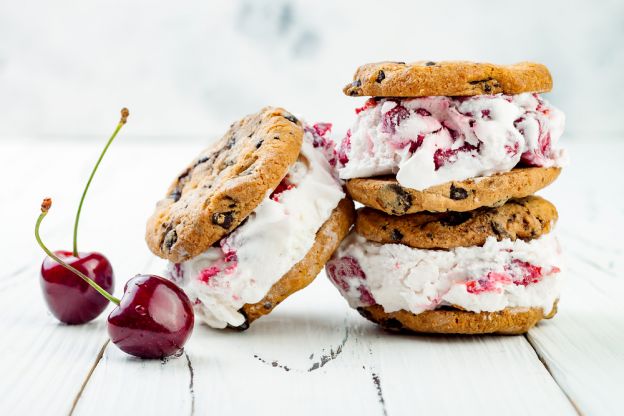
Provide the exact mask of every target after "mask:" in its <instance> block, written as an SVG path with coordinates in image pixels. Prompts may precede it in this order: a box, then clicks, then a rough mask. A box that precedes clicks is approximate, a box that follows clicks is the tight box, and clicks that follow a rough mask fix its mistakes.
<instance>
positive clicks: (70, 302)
mask: <svg viewBox="0 0 624 416" xmlns="http://www.w3.org/2000/svg"><path fill="white" fill-rule="evenodd" d="M129 115H130V112H129V111H128V109H127V108H122V110H121V118H120V120H119V123H117V128H116V129H115V131H114V132H113V134H112V135H111V137H110V138H109V139H108V142H106V146H104V149H103V150H102V153H100V157H99V158H98V160H97V162H96V163H95V166H94V167H93V170H92V171H91V175H90V176H89V180H88V181H87V184H86V186H85V188H84V190H83V191H82V197H81V198H80V203H79V204H78V210H77V212H76V218H75V220H74V248H73V251H71V252H69V251H56V252H54V255H52V256H49V257H46V258H45V259H44V260H43V264H42V265H41V280H40V282H41V289H42V290H43V297H44V298H45V300H46V303H47V304H48V309H50V311H51V312H52V314H53V315H54V316H55V317H56V318H57V319H58V320H59V321H61V322H65V323H67V324H72V325H73V324H84V323H85V322H89V321H90V320H92V319H95V318H96V317H97V316H98V315H99V314H100V313H102V311H103V310H104V309H106V305H107V304H108V302H107V298H106V295H104V294H102V296H104V297H102V296H100V295H98V294H97V292H98V291H99V290H96V289H95V288H93V287H89V286H90V283H88V282H87V281H86V280H84V279H77V278H76V274H75V273H74V272H73V271H72V270H70V269H68V268H67V267H65V266H63V265H62V264H59V262H58V261H57V260H56V259H54V257H56V258H57V259H62V260H61V261H62V262H64V263H66V264H69V265H70V266H72V268H73V269H74V270H78V271H79V272H81V273H82V274H83V275H84V276H86V277H88V278H89V279H91V280H92V281H94V282H95V283H96V284H97V285H98V286H99V287H100V289H101V291H100V293H102V292H103V293H106V294H108V293H109V292H112V291H113V288H114V286H115V283H114V276H113V268H112V267H111V264H110V262H109V261H108V259H106V257H104V256H103V255H102V254H100V253H79V252H78V223H79V221H80V213H81V212H82V204H83V203H84V200H85V196H86V195H87V191H88V190H89V186H90V185H91V181H92V180H93V177H94V176H95V172H96V171H97V169H98V167H99V166H100V162H102V158H104V155H105V154H106V151H107V150H108V148H109V146H110V145H111V143H112V142H113V140H114V139H115V137H117V133H119V130H121V128H122V127H123V125H124V124H126V121H127V119H128V116H129ZM51 204H52V201H47V202H46V201H44V204H42V205H41V211H42V213H44V214H43V215H45V212H47V210H48V209H50V206H51ZM44 205H45V206H44ZM42 219H43V218H42V217H40V220H39V221H38V222H37V230H35V233H36V234H37V233H38V227H39V223H40V222H41V220H42ZM37 241H38V242H39V244H40V245H41V246H42V248H43V245H42V244H43V243H41V241H40V239H39V237H38V236H37ZM45 250H47V249H44V251H45ZM46 252H47V251H46ZM48 254H49V253H48ZM51 257H52V258H51ZM91 286H92V285H91ZM108 300H110V299H108Z"/></svg>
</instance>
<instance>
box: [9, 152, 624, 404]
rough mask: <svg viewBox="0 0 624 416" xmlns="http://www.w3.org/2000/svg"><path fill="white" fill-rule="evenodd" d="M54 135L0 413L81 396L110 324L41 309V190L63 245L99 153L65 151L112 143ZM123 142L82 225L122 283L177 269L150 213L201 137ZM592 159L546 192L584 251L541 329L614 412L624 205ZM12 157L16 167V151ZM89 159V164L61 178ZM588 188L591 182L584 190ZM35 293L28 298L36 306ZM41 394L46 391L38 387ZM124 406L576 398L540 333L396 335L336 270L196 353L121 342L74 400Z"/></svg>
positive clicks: (12, 328) (18, 213) (21, 239)
mask: <svg viewBox="0 0 624 416" xmlns="http://www.w3.org/2000/svg"><path fill="white" fill-rule="evenodd" d="M46 146H47V145H45V146H43V147H41V148H40V151H41V153H40V154H39V156H34V157H35V160H36V161H37V163H41V161H46V162H47V159H48V158H50V162H49V164H48V165H45V166H47V167H49V171H50V172H54V174H53V175H33V174H28V175H27V177H24V178H22V180H23V181H22V182H21V185H20V186H19V187H16V186H14V187H13V188H12V189H13V190H14V191H15V193H16V194H15V197H14V198H12V199H11V203H12V204H13V205H11V215H12V218H14V219H15V221H12V222H11V224H10V225H9V231H10V232H11V235H15V236H16V238H15V241H11V244H10V247H8V246H9V244H7V243H6V242H4V243H2V244H3V247H1V248H2V249H3V251H2V252H3V253H8V254H10V257H11V258H10V259H9V260H8V264H9V265H10V266H11V267H12V268H13V271H14V272H13V273H9V274H1V277H6V279H5V278H2V279H0V289H1V291H0V304H2V305H3V309H4V310H5V311H7V312H6V313H7V315H6V317H5V318H4V319H3V320H0V331H2V333H3V335H5V334H6V336H3V338H2V339H3V340H2V341H0V368H1V369H2V371H3V372H4V373H8V374H10V377H2V378H0V389H1V391H3V392H4V395H5V398H8V400H1V401H0V414H20V412H22V413H23V412H26V411H27V412H28V413H33V414H34V413H48V414H58V413H66V412H67V411H69V409H71V406H72V404H73V402H74V399H75V398H76V395H77V393H78V392H80V391H81V388H82V383H83V381H84V380H85V378H86V377H87V375H88V373H89V371H90V370H91V368H92V366H93V364H94V363H95V362H96V360H97V359H98V354H99V352H100V349H101V347H102V345H103V344H104V342H105V341H104V340H105V339H106V332H105V325H104V321H103V319H102V318H103V317H101V319H100V320H99V321H97V322H95V323H94V324H91V325H87V326H82V327H67V326H61V325H58V324H56V323H55V322H54V321H53V319H52V318H51V317H49V316H47V318H42V317H45V316H46V315H45V309H44V306H43V303H42V300H41V297H40V295H39V293H38V290H39V289H38V287H37V285H36V282H35V276H36V272H37V270H36V267H37V266H38V264H39V261H40V260H41V258H42V256H41V254H40V252H39V250H38V249H37V247H36V246H35V245H34V244H33V240H32V233H31V232H30V231H29V232H28V233H26V232H24V230H31V228H32V226H33V222H34V219H35V216H36V212H37V207H38V204H39V202H40V201H39V200H40V197H41V196H42V195H39V194H40V193H42V192H44V191H49V192H50V193H51V194H53V196H56V199H57V200H56V201H55V211H54V215H52V214H51V215H50V218H49V219H48V220H46V221H48V223H47V224H46V226H45V231H44V233H45V234H46V236H47V239H48V241H50V245H51V246H53V247H54V248H57V247H61V246H62V247H68V248H69V243H70V234H71V215H73V211H74V206H75V203H76V201H77V198H78V197H79V193H80V186H81V184H82V178H83V177H84V176H85V171H86V172H88V168H84V167H81V168H80V169H81V170H82V171H81V172H79V173H76V171H75V169H74V168H73V167H72V165H71V164H68V163H67V159H64V158H63V157H60V156H58V155H60V154H61V153H62V154H65V152H69V154H71V155H72V160H82V161H84V163H85V164H89V163H91V162H92V160H93V159H94V158H95V157H96V156H97V152H98V151H99V146H97V145H74V144H71V145H58V144H55V145H49V146H47V147H46ZM116 146H117V147H119V149H117V147H116V148H115V149H111V150H112V151H111V155H109V157H107V159H105V162H104V164H103V166H102V172H100V173H98V178H97V179H96V181H95V182H94V185H93V189H92V193H91V195H90V197H89V198H90V200H89V202H88V203H87V205H86V206H85V211H84V217H83V220H82V224H81V240H80V241H81V246H82V247H84V248H85V249H92V248H96V249H98V250H100V251H102V252H103V253H106V255H107V256H108V257H109V259H110V260H111V261H112V263H113V265H114V267H115V272H116V274H117V281H118V285H117V291H116V293H117V295H121V290H122V287H123V282H124V281H125V280H127V279H128V278H130V277H131V276H133V275H134V274H136V273H139V272H146V271H152V272H160V271H161V270H162V263H161V262H158V261H156V262H151V261H150V259H153V257H152V256H151V255H150V254H149V252H148V251H147V249H146V247H145V244H144V242H143V227H144V222H145V219H146V217H147V216H148V215H149V213H150V212H151V210H152V207H153V204H154V202H155V201H156V200H157V199H158V198H159V197H160V196H161V195H162V193H163V192H164V190H165V188H166V187H167V185H168V183H169V182H170V180H171V178H173V177H174V176H175V175H176V174H177V172H178V171H179V170H180V168H181V167H183V166H184V165H185V163H186V162H188V160H189V159H190V158H192V156H193V155H194V153H195V152H196V151H197V150H198V149H199V148H201V145H200V144H197V143H192V144H189V145H183V146H178V145H171V144H156V145H153V146H145V145H144V144H140V145H139V144H136V145H135V144H132V143H123V142H122V143H119V145H116ZM571 147H574V146H571ZM28 148H30V146H25V147H23V148H22V150H25V149H28ZM590 148H591V146H585V145H583V146H576V147H574V149H579V150H577V152H578V153H580V154H584V155H585V156H586V158H587V160H589V161H590V162H591V160H595V159H593V158H594V157H597V155H594V154H593V153H591V152H592V151H593V150H591V149H590ZM613 149H615V150H614V151H613V152H606V154H610V153H612V154H613V155H612V156H609V157H611V158H612V159H608V158H607V160H606V161H605V169H607V171H606V172H607V174H609V175H612V174H615V172H614V171H613V172H612V170H616V168H613V167H609V166H611V165H613V166H616V167H617V163H615V160H614V158H615V154H617V153H618V152H619V154H621V153H622V152H621V151H620V150H624V148H620V147H619V145H614V146H613ZM618 149H620V150H618ZM5 160H6V157H3V158H2V161H5ZM590 162H580V163H579V164H578V165H573V166H577V167H574V168H571V169H570V170H569V173H566V172H564V174H563V175H562V178H561V180H560V181H558V182H557V183H556V184H555V185H553V187H552V190H551V189H550V188H549V189H548V190H547V191H546V192H545V193H544V194H545V195H547V196H548V197H549V199H551V200H552V201H553V202H555V203H556V204H557V205H558V207H559V208H560V215H561V221H560V227H559V228H560V229H561V230H560V231H561V237H562V242H563V245H564V247H566V248H567V249H568V252H569V253H570V254H572V256H573V258H572V260H571V262H570V266H571V267H570V269H571V270H570V278H569V281H568V287H567V288H566V289H565V291H564V294H563V297H562V301H561V312H560V314H559V315H558V316H557V317H556V318H555V319H554V320H553V321H549V322H547V323H545V324H543V325H540V326H539V327H538V328H536V329H535V330H533V331H531V333H530V335H529V336H528V339H529V340H530V342H531V343H532V344H533V346H534V347H535V349H536V350H537V352H538V353H539V355H540V358H541V359H542V360H543V361H544V362H545V363H546V364H547V365H548V369H549V370H550V372H551V373H552V374H553V375H554V377H555V378H556V380H557V382H558V383H559V385H560V386H561V387H562V388H563V389H564V390H565V393H566V394H567V395H568V396H569V397H570V399H571V400H572V401H573V402H574V403H575V404H576V405H577V406H578V407H579V409H580V410H581V411H583V412H585V413H588V414H600V413H603V414H609V413H611V414H612V413H615V412H616V411H617V410H619V409H620V408H621V406H622V404H623V403H622V402H621V400H620V396H619V395H618V394H617V388H618V386H619V384H618V381H619V380H617V375H618V374H622V370H624V369H623V368H622V363H624V359H623V358H624V357H623V356H622V353H621V352H620V351H622V349H621V348H619V346H621V345H623V343H622V342H623V341H624V339H622V335H620V334H622V333H623V332H624V331H622V328H624V322H623V321H622V319H620V317H622V316H624V314H623V313H622V312H624V311H622V306H620V305H619V303H618V301H617V298H616V296H617V293H622V292H621V290H620V289H624V287H622V284H623V282H624V279H622V270H623V265H622V256H621V254H622V243H621V242H620V241H619V240H618V239H617V237H616V235H615V234H616V233H614V232H613V230H614V229H615V227H620V228H621V224H622V223H621V219H620V218H621V214H622V212H624V210H622V205H621V203H620V202H614V201H616V200H615V199H614V200H613V201H612V202H611V203H609V204H602V203H600V197H601V195H605V194H606V193H607V189H606V188H607V186H608V183H606V182H604V181H602V182H600V181H597V180H596V178H595V175H594V176H592V175H590V174H588V173H587V172H591V170H588V169H589V167H590V165H591V163H590ZM7 163H8V162H7ZM575 163H576V161H575ZM7 166H8V165H7ZM11 166H13V165H11ZM609 169H610V170H609ZM0 170H2V172H0V173H3V172H6V171H5V170H4V169H3V168H2V167H1V165H0ZM75 175H78V176H80V178H81V179H80V180H68V181H67V182H63V181H59V177H64V178H71V177H72V176H75ZM76 183H78V184H76ZM68 184H69V185H68ZM70 185H71V186H70ZM22 188H23V189H29V191H28V192H25V191H23V190H22ZM35 191H36V192H35ZM579 194H581V195H590V196H589V197H587V198H586V199H583V200H581V201H580V202H579V201H578V199H577V198H576V195H579ZM1 201H2V203H3V205H4V203H5V202H6V201H8V200H5V199H2V200H1ZM618 201H621V199H620V200H618ZM31 206H32V207H33V208H32V210H30V207H31ZM15 208H17V209H15ZM29 210H30V211H29ZM14 211H15V214H14ZM614 219H615V222H614ZM608 220H609V221H608ZM4 246H7V247H4ZM4 249H6V251H4ZM33 258H34V259H36V261H35V260H33ZM3 261H4V260H3ZM20 267H21V269H20ZM620 303H621V302H620ZM24 304H27V305H29V308H27V309H26V310H24V309H25V308H24V307H23V305H24ZM5 305H6V306H5ZM6 340H15V341H13V342H7V341H6ZM596 380H599V381H596ZM29 397H36V400H25V398H29ZM120 409H123V410H122V411H123V412H124V413H130V412H135V413H136V412H140V413H141V414H143V413H146V411H149V412H151V413H152V414H165V413H169V414H171V413H172V411H173V413H174V414H180V413H192V412H193V411H194V412H195V413H197V414H205V413H208V412H212V413H216V414H222V413H226V414H232V413H242V412H249V411H253V412H254V414H268V413H269V412H270V413H272V414H274V413H281V412H289V413H294V412H295V413H301V414H312V413H315V414H318V413H319V412H324V413H330V414H333V413H339V412H341V413H347V414H352V413H355V412H357V413H360V414H364V415H367V414H392V415H394V414H417V413H424V414H430V413H434V412H435V413H444V412H462V414H476V413H477V412H478V413H479V414H500V413H505V414H506V413H509V412H514V411H516V412H517V413H522V414H526V413H535V414H542V413H550V414H573V413H574V409H573V408H572V406H571V405H570V403H569V402H568V400H567V399H566V397H565V396H564V394H563V393H562V391H561V390H560V389H559V387H558V386H557V385H556V384H555V382H554V381H553V379H552V378H551V377H550V376H549V374H548V372H547V371H546V368H545V367H544V366H543V365H542V364H541V362H540V361H539V360H538V357H537V356H536V354H535V353H534V351H533V349H532V348H531V346H530V345H529V344H528V342H527V341H526V339H525V338H523V337H416V336H394V335H389V334H386V333H385V332H383V331H381V330H379V329H378V328H377V327H376V326H374V325H372V324H369V323H368V322H366V321H364V320H363V319H362V318H361V317H359V315H357V314H356V313H355V312H353V311H351V310H349V309H348V308H347V306H346V304H345V302H344V300H342V299H341V298H340V296H339V295H338V293H337V292H336V291H335V290H334V289H333V287H331V286H330V285H329V283H328V282H327V281H326V280H325V279H324V278H323V277H319V279H317V281H315V282H314V283H313V285H312V286H311V287H310V288H308V289H307V290H305V291H303V292H301V293H299V294H296V295H295V296H292V297H290V298H289V299H288V300H287V301H286V302H284V304H283V305H281V306H280V307H279V308H278V309H277V310H276V311H275V312H274V313H272V314H271V315H270V316H269V317H267V318H264V319H262V320H260V321H258V322H257V323H256V324H254V325H253V326H252V328H251V329H250V330H248V331H247V332H244V333H238V332H233V331H216V330H211V329H209V328H206V327H204V326H198V327H197V328H196V329H195V334H194V336H193V338H192V339H191V341H190V343H189V345H188V346H187V349H186V354H185V355H182V356H181V357H179V358H173V359H170V360H168V361H166V362H165V363H162V362H148V361H140V360H135V359H132V358H130V357H127V356H126V355H124V354H123V353H121V352H120V351H119V350H117V349H116V347H115V346H113V345H108V346H106V348H105V350H104V351H103V355H102V358H101V360H100V361H99V364H98V365H97V367H96V368H95V370H94V371H93V374H92V375H91V376H90V379H89V380H88V382H87V383H86V385H85V386H84V390H83V391H82V395H81V397H80V399H79V400H78V401H77V403H76V408H75V414H89V415H91V414H106V413H109V414H110V413H112V412H116V413H118V412H119V411H120ZM37 411H38V412H37Z"/></svg>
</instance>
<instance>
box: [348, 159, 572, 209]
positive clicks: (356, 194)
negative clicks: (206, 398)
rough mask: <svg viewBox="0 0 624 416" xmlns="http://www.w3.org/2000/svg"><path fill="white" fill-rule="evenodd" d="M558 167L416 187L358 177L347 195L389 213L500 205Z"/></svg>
mask: <svg viewBox="0 0 624 416" xmlns="http://www.w3.org/2000/svg"><path fill="white" fill-rule="evenodd" d="M560 172H561V168H539V167H531V168H516V169H513V170H512V171H510V172H505V173H500V174H496V175H492V176H486V177H483V178H473V179H466V180H464V181H454V182H447V183H444V184H442V185H436V186H432V187H431V188H427V189H424V190H422V191H417V190H415V189H411V188H404V187H402V186H401V185H399V183H398V182H397V180H396V179H395V178H394V177H376V178H358V179H350V180H348V181H347V184H346V188H347V191H348V193H349V195H351V197H352V198H353V199H354V200H356V201H358V202H361V203H362V204H364V205H366V206H368V207H371V208H375V209H378V210H380V211H383V212H385V213H387V214H391V215H405V214H412V213H416V212H421V211H430V212H446V211H457V212H464V211H472V210H474V209H477V208H480V207H492V206H500V205H502V204H504V203H505V202H506V201H507V200H509V199H511V198H524V197H526V196H529V195H532V194H534V193H535V192H537V191H539V190H540V189H542V188H544V187H545V186H548V185H549V184H550V183H552V182H553V181H554V180H555V179H557V176H559V173H560Z"/></svg>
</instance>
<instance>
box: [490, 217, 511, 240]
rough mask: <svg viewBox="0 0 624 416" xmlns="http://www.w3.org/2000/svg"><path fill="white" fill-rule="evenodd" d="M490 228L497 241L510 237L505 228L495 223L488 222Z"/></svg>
mask: <svg viewBox="0 0 624 416" xmlns="http://www.w3.org/2000/svg"><path fill="white" fill-rule="evenodd" d="M490 227H491V228H492V232H493V233H494V234H495V235H496V237H497V239H498V240H502V239H503V238H510V237H511V235H510V234H509V233H508V232H507V230H506V229H505V227H503V226H502V225H501V224H499V223H497V222H496V221H490Z"/></svg>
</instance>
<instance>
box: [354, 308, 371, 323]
mask: <svg viewBox="0 0 624 416" xmlns="http://www.w3.org/2000/svg"><path fill="white" fill-rule="evenodd" d="M357 311H358V313H359V314H360V315H362V316H363V317H364V318H366V319H368V320H369V321H374V320H373V314H372V313H370V312H369V310H368V309H364V308H362V307H359V308H357Z"/></svg>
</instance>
